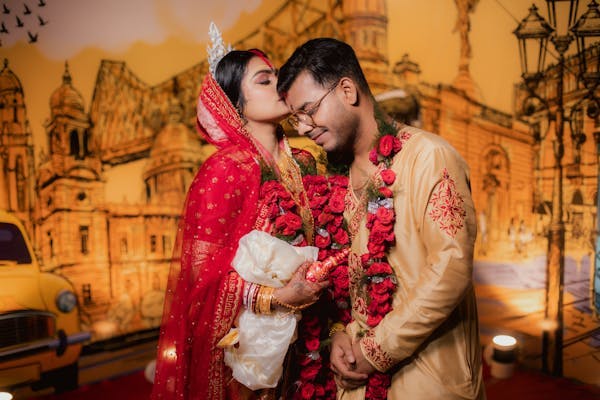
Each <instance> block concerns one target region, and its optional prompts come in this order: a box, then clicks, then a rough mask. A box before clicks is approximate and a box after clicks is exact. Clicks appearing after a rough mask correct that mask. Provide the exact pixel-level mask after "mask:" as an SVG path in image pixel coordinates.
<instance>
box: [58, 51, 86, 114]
mask: <svg viewBox="0 0 600 400" xmlns="http://www.w3.org/2000/svg"><path fill="white" fill-rule="evenodd" d="M50 110H51V112H52V116H56V115H65V114H66V115H70V116H73V117H85V111H84V104H83V97H82V96H81V94H80V93H79V92H78V91H77V89H75V88H74V87H73V85H72V84H71V74H70V73H69V65H68V64H67V63H65V73H64V74H63V83H62V85H61V86H60V87H59V88H58V89H56V90H55V91H54V93H52V96H51V97H50Z"/></svg>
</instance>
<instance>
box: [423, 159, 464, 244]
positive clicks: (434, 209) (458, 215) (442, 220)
mask: <svg viewBox="0 0 600 400" xmlns="http://www.w3.org/2000/svg"><path fill="white" fill-rule="evenodd" d="M464 203H465V201H464V200H463V198H462V195H461V194H460V193H458V191H457V190H456V183H455V182H454V180H453V179H452V178H451V177H450V174H449V173H448V170H447V169H446V168H444V169H443V170H442V181H441V182H440V183H439V184H438V185H437V188H436V189H435V191H434V192H433V194H432V195H431V197H430V199H429V204H430V205H431V209H430V210H429V216H430V217H431V219H432V220H433V221H434V222H436V223H437V224H438V226H439V228H440V229H441V230H442V231H444V232H446V233H447V234H448V236H450V237H454V236H456V233H457V232H458V231H459V230H460V229H462V227H463V226H464V221H465V216H466V215H467V212H466V211H465V207H464Z"/></svg>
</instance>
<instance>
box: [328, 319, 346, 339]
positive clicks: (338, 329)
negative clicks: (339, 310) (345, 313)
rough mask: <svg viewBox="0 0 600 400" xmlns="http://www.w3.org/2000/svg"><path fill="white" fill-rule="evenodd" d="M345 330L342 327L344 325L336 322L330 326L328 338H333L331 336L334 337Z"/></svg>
mask: <svg viewBox="0 0 600 400" xmlns="http://www.w3.org/2000/svg"><path fill="white" fill-rule="evenodd" d="M345 330H346V327H345V326H344V324H342V323H341V322H336V323H334V324H333V325H331V328H329V337H333V335H335V334H336V333H338V332H343V331H345Z"/></svg>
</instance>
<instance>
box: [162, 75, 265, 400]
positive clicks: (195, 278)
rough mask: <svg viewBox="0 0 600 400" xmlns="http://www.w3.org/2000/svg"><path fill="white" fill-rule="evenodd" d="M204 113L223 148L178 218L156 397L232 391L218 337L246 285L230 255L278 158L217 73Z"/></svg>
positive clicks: (221, 395) (202, 119) (204, 125)
mask: <svg viewBox="0 0 600 400" xmlns="http://www.w3.org/2000/svg"><path fill="white" fill-rule="evenodd" d="M197 115H198V126H199V130H200V132H201V133H202V134H203V135H204V136H205V137H206V139H207V140H208V141H209V142H211V143H212V144H214V145H215V146H216V147H217V152H216V153H215V154H213V155H212V156H211V157H210V158H209V159H208V160H206V161H205V162H204V163H203V164H202V166H201V168H200V170H199V171H198V173H197V175H196V177H195V178H194V181H193V182H192V184H191V186H190V188H189V191H188V195H187V199H186V201H185V206H184V211H183V215H182V218H181V220H180V223H179V229H178V234H177V242H176V250H175V254H174V257H173V262H172V265H171V271H170V274H169V281H168V284H167V292H166V299H165V306H164V313H163V321H162V325H161V329H160V338H159V344H158V355H157V365H156V375H155V380H154V389H153V392H152V399H225V398H226V397H227V393H226V392H227V387H228V384H229V382H230V381H231V372H230V370H229V368H227V367H226V366H225V364H224V362H223V350H222V349H217V348H216V343H217V342H218V341H219V340H220V338H221V337H223V336H224V335H225V334H226V333H227V332H228V331H229V329H230V327H231V326H232V324H233V321H234V319H235V317H236V316H237V314H238V312H239V311H240V307H241V305H242V291H243V281H242V280H241V278H240V277H239V276H238V275H237V273H235V272H234V270H233V268H232V267H231V260H232V259H233V256H234V255H235V251H236V250H237V246H238V242H239V239H240V238H241V237H242V236H243V235H244V234H246V233H248V232H249V231H250V230H252V229H253V226H254V223H255V221H256V219H257V208H258V207H257V204H258V201H259V190H260V184H261V167H260V162H261V160H262V161H263V162H267V163H269V164H272V163H273V160H272V158H271V156H270V154H268V153H267V152H266V151H264V149H263V148H262V147H261V146H260V144H259V143H257V142H255V141H254V140H253V139H252V137H251V136H250V135H249V133H248V132H247V131H246V130H245V129H244V127H243V123H242V121H241V119H240V117H239V115H238V114H237V112H236V110H235V108H234V107H233V105H232V104H231V102H230V101H229V99H228V98H227V96H226V95H225V93H224V92H223V91H222V89H221V88H220V86H219V85H218V84H217V82H216V81H215V80H214V78H213V77H212V75H211V74H208V75H207V76H206V77H205V79H204V81H203V83H202V89H201V92H200V97H199V99H198V109H197Z"/></svg>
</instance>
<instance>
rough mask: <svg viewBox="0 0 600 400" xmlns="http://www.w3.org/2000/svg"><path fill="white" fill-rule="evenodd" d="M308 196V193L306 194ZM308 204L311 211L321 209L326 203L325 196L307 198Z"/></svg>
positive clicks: (316, 195)
mask: <svg viewBox="0 0 600 400" xmlns="http://www.w3.org/2000/svg"><path fill="white" fill-rule="evenodd" d="M307 195H308V193H307ZM308 198H309V200H308V203H309V205H310V208H311V209H313V210H314V209H318V208H321V207H323V205H324V204H325V203H327V196H322V195H320V194H313V195H312V196H310V195H309V196H308Z"/></svg>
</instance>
